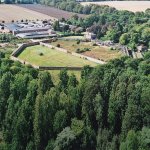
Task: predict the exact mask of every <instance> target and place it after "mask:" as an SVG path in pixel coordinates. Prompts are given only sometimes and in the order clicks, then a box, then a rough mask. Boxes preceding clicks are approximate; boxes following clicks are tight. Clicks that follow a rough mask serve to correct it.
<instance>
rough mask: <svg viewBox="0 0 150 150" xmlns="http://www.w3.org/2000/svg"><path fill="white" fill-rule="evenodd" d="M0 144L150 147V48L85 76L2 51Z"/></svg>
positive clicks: (39, 149) (17, 147) (21, 147)
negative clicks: (41, 67)
mask: <svg viewBox="0 0 150 150" xmlns="http://www.w3.org/2000/svg"><path fill="white" fill-rule="evenodd" d="M0 57H1V59H0V112H1V113H0V135H1V136H0V149H2V150H3V149H4V150H149V147H150V128H149V127H150V95H149V94H150V53H147V54H146V55H145V57H144V58H143V59H131V58H128V57H123V58H121V59H115V60H112V61H111V62H109V63H108V64H106V65H101V66H98V67H96V68H94V69H93V68H91V67H89V66H85V67H84V68H83V70H82V73H81V80H80V81H77V79H76V77H75V76H74V75H73V74H72V75H70V76H69V75H68V74H67V71H66V70H62V71H61V72H60V74H59V79H60V81H59V83H58V84H56V83H54V82H53V80H52V78H51V75H50V73H49V72H45V71H43V72H41V71H38V70H35V69H33V68H31V67H30V66H23V65H21V64H20V63H19V62H13V61H11V60H9V59H8V58H7V57H8V55H6V54H5V53H3V52H1V54H0Z"/></svg>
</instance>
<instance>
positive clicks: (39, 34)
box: [16, 30, 57, 39]
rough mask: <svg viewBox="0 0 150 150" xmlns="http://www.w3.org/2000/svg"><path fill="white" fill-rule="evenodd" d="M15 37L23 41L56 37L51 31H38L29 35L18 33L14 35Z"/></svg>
mask: <svg viewBox="0 0 150 150" xmlns="http://www.w3.org/2000/svg"><path fill="white" fill-rule="evenodd" d="M16 36H17V37H20V38H25V39H30V38H32V39H35V38H46V37H56V36H57V34H56V32H55V31H53V30H48V31H39V32H29V33H19V34H16Z"/></svg>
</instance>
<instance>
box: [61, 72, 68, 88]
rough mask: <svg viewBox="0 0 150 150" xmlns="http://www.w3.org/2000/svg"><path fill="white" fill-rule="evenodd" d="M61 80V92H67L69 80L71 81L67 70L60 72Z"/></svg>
mask: <svg viewBox="0 0 150 150" xmlns="http://www.w3.org/2000/svg"><path fill="white" fill-rule="evenodd" d="M59 78H60V83H59V85H60V88H61V90H65V89H66V88H67V85H68V79H69V76H68V74H67V70H66V69H64V70H61V71H60V74H59Z"/></svg>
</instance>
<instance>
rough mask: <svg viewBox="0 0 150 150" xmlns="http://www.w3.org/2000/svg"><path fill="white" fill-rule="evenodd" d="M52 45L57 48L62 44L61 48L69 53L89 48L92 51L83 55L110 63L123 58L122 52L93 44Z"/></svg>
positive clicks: (68, 42)
mask: <svg viewBox="0 0 150 150" xmlns="http://www.w3.org/2000/svg"><path fill="white" fill-rule="evenodd" d="M51 44H52V45H54V46H56V45H57V44H60V47H62V48H64V49H67V50H68V51H73V52H75V51H76V50H77V49H78V48H79V49H84V48H89V49H90V50H91V51H87V52H84V53H82V54H84V55H86V56H89V57H93V58H97V59H103V60H104V61H108V60H111V59H114V58H118V57H120V56H121V52H118V51H112V50H109V48H106V47H99V46H93V45H92V43H91V42H80V44H77V41H76V40H61V39H60V40H57V41H56V42H52V43H51Z"/></svg>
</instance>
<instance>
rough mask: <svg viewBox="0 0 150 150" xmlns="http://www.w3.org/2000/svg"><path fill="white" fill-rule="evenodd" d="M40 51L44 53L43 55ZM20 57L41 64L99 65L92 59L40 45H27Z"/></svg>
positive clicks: (60, 65) (59, 65)
mask: <svg viewBox="0 0 150 150" xmlns="http://www.w3.org/2000/svg"><path fill="white" fill-rule="evenodd" d="M40 53H42V54H43V55H42V56H41V55H40ZM18 57H19V58H20V59H22V60H24V61H27V62H30V63H32V64H35V65H39V66H52V67H53V66H54V67H55V66H56V67H83V66H85V65H90V66H96V65H97V64H96V63H93V62H91V61H88V60H85V59H81V58H79V57H76V56H72V55H71V54H67V53H64V52H60V51H57V50H54V49H50V48H47V47H44V46H40V45H37V46H31V47H27V48H26V49H25V50H24V51H23V52H22V53H21V54H20V55H19V56H18Z"/></svg>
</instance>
